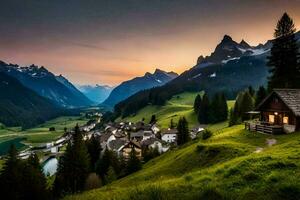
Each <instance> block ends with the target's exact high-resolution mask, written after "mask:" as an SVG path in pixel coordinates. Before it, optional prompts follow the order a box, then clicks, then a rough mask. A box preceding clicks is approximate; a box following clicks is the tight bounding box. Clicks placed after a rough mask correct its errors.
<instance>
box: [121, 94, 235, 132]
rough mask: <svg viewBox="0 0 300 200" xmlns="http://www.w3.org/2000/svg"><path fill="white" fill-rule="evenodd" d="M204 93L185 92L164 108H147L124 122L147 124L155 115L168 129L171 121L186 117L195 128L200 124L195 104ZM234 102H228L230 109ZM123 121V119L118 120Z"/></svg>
mask: <svg viewBox="0 0 300 200" xmlns="http://www.w3.org/2000/svg"><path fill="white" fill-rule="evenodd" d="M201 93H202V92H184V93H181V94H178V95H175V96H173V97H172V98H171V99H170V100H169V101H167V103H166V105H164V106H152V105H149V106H146V107H145V108H143V109H141V110H139V111H138V112H137V113H136V114H135V115H132V116H129V117H126V118H124V119H122V120H125V121H131V122H137V121H140V120H142V119H143V118H145V121H146V122H149V121H150V118H151V116H152V115H155V116H156V118H157V119H158V124H159V126H160V127H162V128H168V127H169V125H170V121H171V119H173V121H174V123H177V121H178V119H179V117H181V116H185V117H186V119H187V120H188V122H189V126H190V128H193V127H194V126H196V125H197V124H198V121H197V116H196V114H195V113H194V110H193V104H194V100H195V97H196V96H197V94H201ZM233 104H234V101H228V107H232V106H233ZM118 120H121V119H118Z"/></svg>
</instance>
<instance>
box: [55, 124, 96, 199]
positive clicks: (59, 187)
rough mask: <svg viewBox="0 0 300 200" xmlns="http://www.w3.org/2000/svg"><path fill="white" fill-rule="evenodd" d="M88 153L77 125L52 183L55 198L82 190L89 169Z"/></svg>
mask: <svg viewBox="0 0 300 200" xmlns="http://www.w3.org/2000/svg"><path fill="white" fill-rule="evenodd" d="M89 164H90V159H89V155H88V151H87V149H86V146H85V144H84V142H83V138H82V133H81V132H80V130H79V127H78V125H76V127H75V133H74V135H73V140H72V142H69V143H68V145H67V148H66V151H65V153H64V155H63V156H62V157H61V158H60V160H59V164H58V170H57V174H56V179H55V183H54V187H55V188H54V191H55V194H56V195H57V196H61V195H62V194H66V193H74V192H78V191H81V190H83V189H84V185H85V180H86V178H87V176H88V173H89V169H90V165H89Z"/></svg>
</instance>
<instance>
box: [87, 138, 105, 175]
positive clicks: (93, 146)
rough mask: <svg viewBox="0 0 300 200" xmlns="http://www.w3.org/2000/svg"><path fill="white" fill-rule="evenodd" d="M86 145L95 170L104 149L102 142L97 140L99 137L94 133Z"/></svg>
mask: <svg viewBox="0 0 300 200" xmlns="http://www.w3.org/2000/svg"><path fill="white" fill-rule="evenodd" d="M86 146H87V150H88V153H89V156H90V166H91V170H92V171H94V170H95V167H96V163H97V161H98V159H99V158H100V153H101V151H102V149H101V146H100V142H99V141H98V140H97V138H96V137H95V136H94V135H92V137H91V139H89V140H87V142H86Z"/></svg>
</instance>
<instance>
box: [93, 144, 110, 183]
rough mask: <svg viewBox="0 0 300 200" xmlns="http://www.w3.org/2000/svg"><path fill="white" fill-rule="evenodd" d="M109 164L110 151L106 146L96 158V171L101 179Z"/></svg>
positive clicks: (103, 177)
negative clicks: (98, 157)
mask: <svg viewBox="0 0 300 200" xmlns="http://www.w3.org/2000/svg"><path fill="white" fill-rule="evenodd" d="M110 164H111V151H109V150H108V148H107V147H106V148H105V150H104V153H103V155H102V156H101V158H100V159H99V160H98V162H97V166H96V172H97V174H98V175H99V176H100V177H101V178H102V180H104V179H105V175H106V174H107V172H108V168H109V166H110Z"/></svg>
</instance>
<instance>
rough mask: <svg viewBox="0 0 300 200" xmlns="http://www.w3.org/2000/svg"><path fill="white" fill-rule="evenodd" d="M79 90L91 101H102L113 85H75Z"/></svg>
mask: <svg viewBox="0 0 300 200" xmlns="http://www.w3.org/2000/svg"><path fill="white" fill-rule="evenodd" d="M76 87H77V88H78V90H79V91H80V92H82V93H83V94H84V95H85V96H86V97H88V98H89V99H90V100H91V101H93V102H96V103H98V104H99V103H102V102H103V101H104V100H105V99H106V98H107V97H108V96H109V94H110V93H111V91H112V89H113V87H111V86H108V85H98V84H96V85H77V86H76Z"/></svg>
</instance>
